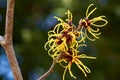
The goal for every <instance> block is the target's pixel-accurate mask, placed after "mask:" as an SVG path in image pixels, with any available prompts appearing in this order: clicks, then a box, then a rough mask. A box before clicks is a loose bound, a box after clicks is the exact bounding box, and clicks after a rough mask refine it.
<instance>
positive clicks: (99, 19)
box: [90, 16, 108, 27]
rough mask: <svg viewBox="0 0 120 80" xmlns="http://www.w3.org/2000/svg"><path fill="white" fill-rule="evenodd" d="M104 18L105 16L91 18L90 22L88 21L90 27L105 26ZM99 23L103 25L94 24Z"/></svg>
mask: <svg viewBox="0 0 120 80" xmlns="http://www.w3.org/2000/svg"><path fill="white" fill-rule="evenodd" d="M104 18H105V16H99V17H96V18H93V19H92V20H90V22H91V25H93V26H96V27H103V26H105V25H106V24H107V23H108V21H107V20H106V19H104ZM99 21H102V22H104V23H103V24H95V23H96V22H99Z"/></svg>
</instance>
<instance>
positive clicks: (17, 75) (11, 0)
mask: <svg viewBox="0 0 120 80" xmlns="http://www.w3.org/2000/svg"><path fill="white" fill-rule="evenodd" d="M14 4H15V0H7V10H6V24H5V35H4V37H2V36H0V44H1V45H2V47H3V48H4V50H5V52H6V55H7V57H8V60H9V63H10V66H11V68H12V72H13V75H14V79H15V80H23V78H22V75H21V72H20V69H19V66H18V62H17V59H16V56H15V52H14V49H13V43H12V36H13V18H14Z"/></svg>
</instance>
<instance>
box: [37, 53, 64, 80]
mask: <svg viewBox="0 0 120 80" xmlns="http://www.w3.org/2000/svg"><path fill="white" fill-rule="evenodd" d="M61 56H62V53H61V54H60V55H59V56H58V57H57V58H56V59H55V60H53V63H52V65H51V67H50V68H49V70H48V71H47V72H46V73H45V74H43V75H42V76H41V77H39V78H38V79H37V80H45V78H46V77H47V76H49V75H50V73H52V72H53V69H54V67H55V65H56V63H57V61H58V60H59V59H60V58H61Z"/></svg>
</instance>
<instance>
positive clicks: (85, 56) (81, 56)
mask: <svg viewBox="0 0 120 80" xmlns="http://www.w3.org/2000/svg"><path fill="white" fill-rule="evenodd" d="M77 58H88V59H96V57H92V56H87V55H86V54H81V55H79V56H77Z"/></svg>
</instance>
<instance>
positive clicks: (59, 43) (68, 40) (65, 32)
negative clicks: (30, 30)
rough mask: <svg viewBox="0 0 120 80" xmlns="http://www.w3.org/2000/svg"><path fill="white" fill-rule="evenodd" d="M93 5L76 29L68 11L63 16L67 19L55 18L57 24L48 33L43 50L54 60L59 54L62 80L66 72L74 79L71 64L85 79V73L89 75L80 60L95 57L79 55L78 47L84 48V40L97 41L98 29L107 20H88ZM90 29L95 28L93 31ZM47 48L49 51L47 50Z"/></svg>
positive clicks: (101, 18) (99, 18)
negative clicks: (62, 69)
mask: <svg viewBox="0 0 120 80" xmlns="http://www.w3.org/2000/svg"><path fill="white" fill-rule="evenodd" d="M91 6H93V4H90V5H89V6H88V8H87V10H86V17H85V19H81V20H80V21H79V26H78V27H76V26H75V25H74V24H73V21H72V18H73V16H72V13H71V12H70V11H69V10H68V11H67V12H66V13H65V14H66V15H67V19H66V20H65V21H64V20H62V19H61V18H59V17H56V16H55V17H54V18H56V19H57V20H58V21H59V23H58V24H57V25H56V26H55V27H54V29H53V30H50V31H49V32H48V41H47V42H46V44H45V46H44V47H45V49H46V50H48V54H49V56H51V57H52V58H53V60H55V59H56V58H57V57H58V56H59V55H60V54H61V57H60V59H59V60H58V61H57V63H59V64H60V65H61V66H62V67H63V68H65V70H64V73H63V80H65V74H66V71H67V70H68V71H69V74H70V76H71V77H73V78H76V77H75V76H74V75H73V73H72V71H71V66H72V64H73V63H74V64H76V66H77V67H78V68H79V69H80V70H81V71H82V72H83V73H84V75H85V77H87V73H90V72H91V71H90V69H89V68H88V67H87V66H85V65H84V64H83V63H82V61H81V59H82V58H89V59H96V57H91V56H87V55H86V54H80V51H79V50H78V48H79V47H83V46H86V44H85V43H84V42H85V39H89V40H91V41H95V39H98V38H99V37H98V35H100V34H101V33H100V32H99V27H103V26H105V25H106V24H107V20H105V19H104V18H105V16H99V17H96V18H93V19H90V20H89V19H88V18H89V16H90V15H91V14H92V13H93V12H94V11H95V10H96V9H97V8H94V9H93V10H92V11H90V12H89V9H90V7H91ZM99 21H102V22H103V24H97V22H99ZM92 27H96V28H97V29H96V30H94V29H95V28H94V29H92ZM88 34H91V35H92V36H93V38H90V37H89V36H88ZM48 48H49V49H48Z"/></svg>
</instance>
